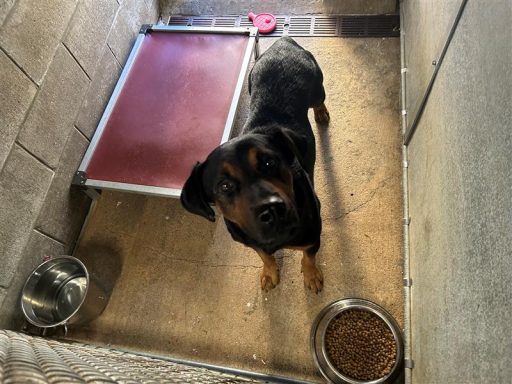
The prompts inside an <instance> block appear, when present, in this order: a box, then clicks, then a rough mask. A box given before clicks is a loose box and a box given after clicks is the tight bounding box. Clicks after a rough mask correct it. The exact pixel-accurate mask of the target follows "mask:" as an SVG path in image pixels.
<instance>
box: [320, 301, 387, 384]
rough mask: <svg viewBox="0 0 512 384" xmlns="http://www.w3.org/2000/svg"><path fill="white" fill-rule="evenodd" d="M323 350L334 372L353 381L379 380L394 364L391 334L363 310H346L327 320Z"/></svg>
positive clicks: (373, 315)
mask: <svg viewBox="0 0 512 384" xmlns="http://www.w3.org/2000/svg"><path fill="white" fill-rule="evenodd" d="M325 347H326V350H327V354H328V356H329V359H330V361H331V363H332V364H333V365H334V366H335V367H336V369H337V370H338V371H339V372H340V373H342V374H344V375H345V376H348V377H351V378H353V379H358V380H376V379H379V378H381V377H384V376H386V375H387V374H389V373H390V372H391V369H392V368H393V366H394V365H395V362H396V353H397V352H396V343H395V339H394V337H393V333H392V332H391V330H390V329H389V328H388V326H387V324H386V323H385V322H384V321H383V320H382V319H381V318H380V317H378V316H377V315H375V314H374V313H372V312H369V311H365V310H359V309H349V310H347V311H344V312H342V313H341V314H339V315H338V316H337V317H335V318H334V319H333V320H331V322H330V323H329V325H328V327H327V329H326V332H325Z"/></svg>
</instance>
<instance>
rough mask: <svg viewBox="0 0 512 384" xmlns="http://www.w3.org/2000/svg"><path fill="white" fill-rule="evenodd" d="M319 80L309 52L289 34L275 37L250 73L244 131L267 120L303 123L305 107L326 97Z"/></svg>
mask: <svg viewBox="0 0 512 384" xmlns="http://www.w3.org/2000/svg"><path fill="white" fill-rule="evenodd" d="M322 81H323V75H322V71H321V70H320V67H319V66H318V64H317V62H316V60H315V58H314V57H313V55H312V54H311V53H310V52H308V51H306V50H305V49H304V48H302V47H301V46H300V45H298V44H297V43H296V42H295V41H294V40H293V39H291V38H289V37H282V38H281V39H279V40H277V41H276V42H275V43H274V44H273V45H272V46H271V47H270V48H269V49H268V50H267V51H266V52H265V53H263V54H262V55H261V56H260V58H259V59H258V60H257V61H256V63H255V64H254V67H253V69H252V71H251V73H250V76H249V93H250V94H251V105H250V116H249V120H248V121H247V123H246V125H245V127H244V133H246V132H247V131H249V130H251V129H252V128H254V127H255V126H262V125H266V124H268V123H278V124H285V125H290V124H296V123H299V124H304V123H305V121H307V111H308V108H310V107H314V106H316V105H318V104H322V103H323V101H324V99H325V93H324V90H323V86H322ZM308 125H309V124H308Z"/></svg>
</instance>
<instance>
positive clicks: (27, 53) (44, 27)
mask: <svg viewBox="0 0 512 384" xmlns="http://www.w3.org/2000/svg"><path fill="white" fill-rule="evenodd" d="M76 2H77V0H18V1H17V2H16V4H15V5H14V8H13V9H12V11H11V14H10V16H9V18H8V19H7V20H6V21H5V23H4V25H3V27H2V29H1V31H0V45H1V46H2V48H3V49H4V50H6V51H7V52H8V53H9V55H10V56H11V57H12V58H13V59H14V60H15V61H16V63H18V65H19V66H20V67H22V68H23V69H24V70H25V71H26V72H27V73H28V74H29V76H30V77H31V78H32V79H33V80H34V81H35V82H36V83H38V84H40V83H41V80H42V78H43V76H44V74H45V72H46V70H47V69H48V67H49V65H50V62H51V61H52V57H53V55H54V54H55V50H56V49H57V47H58V45H59V42H60V39H61V38H62V35H63V34H64V31H65V30H66V27H67V25H68V23H69V20H70V19H71V16H72V14H73V11H74V10H75V7H76Z"/></svg>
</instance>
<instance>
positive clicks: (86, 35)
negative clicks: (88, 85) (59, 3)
mask: <svg viewBox="0 0 512 384" xmlns="http://www.w3.org/2000/svg"><path fill="white" fill-rule="evenodd" d="M118 7H119V5H118V4H117V2H116V0H84V1H82V2H80V4H79V5H78V8H77V10H76V12H75V14H74V16H73V19H71V23H70V28H69V30H68V32H67V35H66V37H65V38H64V44H65V45H66V47H68V49H69V50H70V52H71V53H72V54H73V56H74V57H75V59H77V60H78V62H79V63H80V64H81V65H82V67H83V68H84V70H85V72H87V74H88V75H89V77H91V78H92V77H93V75H94V70H95V68H96V65H97V64H98V61H99V60H100V58H101V55H102V52H103V49H104V47H105V41H106V40H107V35H108V32H109V31H110V27H111V25H112V21H113V20H114V16H115V14H116V11H117V8H118Z"/></svg>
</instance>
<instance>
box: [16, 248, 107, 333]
mask: <svg viewBox="0 0 512 384" xmlns="http://www.w3.org/2000/svg"><path fill="white" fill-rule="evenodd" d="M106 305H107V297H106V294H105V291H104V290H103V289H101V288H100V286H99V285H98V284H97V283H96V281H94V279H92V278H91V276H90V275H89V272H88V271H87V268H86V267H85V265H84V264H83V263H82V262H81V261H80V260H78V259H76V258H74V257H71V256H61V257H56V258H53V259H50V260H48V261H45V262H44V263H42V264H40V265H39V266H38V267H37V268H36V269H35V270H34V271H33V272H32V273H31V274H30V276H29V277H28V279H27V281H26V282H25V286H24V287H23V291H22V294H21V310H22V311H23V314H24V315H25V318H26V319H27V320H28V322H29V323H31V324H33V325H35V326H37V327H40V328H49V327H57V326H59V325H67V324H80V323H85V322H87V321H90V320H92V319H94V318H95V317H97V316H99V314H101V312H103V310H104V309H105V306H106Z"/></svg>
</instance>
